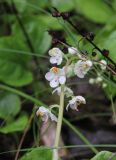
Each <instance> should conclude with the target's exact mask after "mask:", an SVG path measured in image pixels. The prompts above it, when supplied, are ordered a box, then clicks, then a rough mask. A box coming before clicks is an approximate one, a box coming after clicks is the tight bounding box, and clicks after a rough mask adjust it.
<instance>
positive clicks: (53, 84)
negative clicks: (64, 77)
mask: <svg viewBox="0 0 116 160" xmlns="http://www.w3.org/2000/svg"><path fill="white" fill-rule="evenodd" d="M58 85H59V81H58V79H53V80H52V81H50V86H51V87H52V88H55V87H58Z"/></svg>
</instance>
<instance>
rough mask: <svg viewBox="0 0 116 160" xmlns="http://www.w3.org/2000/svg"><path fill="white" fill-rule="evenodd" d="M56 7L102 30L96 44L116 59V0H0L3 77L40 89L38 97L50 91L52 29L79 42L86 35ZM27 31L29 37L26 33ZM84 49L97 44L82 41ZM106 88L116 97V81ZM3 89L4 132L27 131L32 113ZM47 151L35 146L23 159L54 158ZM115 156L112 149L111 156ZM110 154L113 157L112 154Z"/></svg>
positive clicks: (11, 83)
mask: <svg viewBox="0 0 116 160" xmlns="http://www.w3.org/2000/svg"><path fill="white" fill-rule="evenodd" d="M12 2H14V4H15V8H16V10H17V13H14V11H13V8H12ZM52 7H56V8H58V9H59V10H60V11H69V12H71V13H73V16H72V21H73V22H74V23H75V24H77V25H80V26H81V27H82V28H83V27H85V29H87V31H89V32H90V31H92V32H94V33H95V34H96V37H95V43H96V44H97V45H99V46H100V47H101V48H102V49H103V48H105V49H109V50H110V57H111V58H112V59H113V60H114V61H115V62H116V48H115V46H116V0H111V1H110V0H14V1H13V0H3V1H0V9H1V10H0V12H1V16H0V22H1V26H0V35H1V36H0V81H1V83H3V84H5V85H9V86H11V87H16V88H18V89H20V90H22V91H24V92H27V93H31V95H34V96H35V93H36V96H37V98H38V97H39V98H41V97H43V98H45V97H46V95H43V94H42V93H43V92H44V90H46V85H45V81H44V80H43V79H42V76H43V75H44V73H45V72H46V70H47V68H46V67H49V66H48V64H47V62H46V61H45V60H44V59H41V57H42V56H46V55H47V51H48V49H49V48H50V47H51V45H52V43H51V37H50V35H49V34H48V32H47V31H48V30H50V29H52V30H55V31H59V32H61V33H62V35H63V36H64V38H65V39H66V40H67V42H68V43H69V44H71V45H73V46H77V44H78V41H79V39H80V38H81V36H80V35H78V34H77V33H76V32H75V31H74V30H73V29H72V28H71V27H70V26H69V25H68V24H67V23H65V22H64V21H63V20H61V19H56V18H53V17H52V16H51V14H50V11H51V10H52ZM17 15H18V16H17ZM20 22H21V23H20ZM25 31H26V34H27V35H28V37H26V35H25V33H24V32H25ZM27 38H28V39H27ZM28 40H29V41H30V43H31V45H32V47H31V46H30V45H29V43H28ZM80 47H81V49H83V50H87V51H88V52H89V53H91V52H92V46H91V45H89V44H88V43H87V42H85V41H83V42H82V43H81V45H80ZM98 57H99V58H102V57H101V55H99V53H98V55H97V56H96V57H95V59H97V58H98ZM35 59H36V60H37V61H38V66H36V68H37V69H38V68H39V69H38V70H37V71H38V73H35V65H36V64H35ZM40 62H41V63H40ZM40 71H41V72H42V73H43V75H41V72H40ZM35 75H36V76H37V77H38V79H36V78H37V77H36V76H35ZM115 79H116V78H115ZM35 86H36V87H35ZM109 86H110V87H109ZM30 88H31V89H30ZM109 88H110V91H109ZM38 91H39V93H38ZM40 92H42V93H40ZM105 92H106V95H107V96H109V95H113V96H115V94H116V89H115V87H114V84H113V85H112V83H110V82H109V85H108V87H107V88H106V89H105ZM0 93H1V94H0V118H1V119H2V120H3V121H4V122H5V123H4V124H5V125H4V126H3V127H2V128H1V129H0V132H2V133H5V134H6V133H11V132H16V131H23V130H24V128H25V126H26V123H27V121H28V116H27V115H24V114H22V112H25V111H22V110H21V102H22V100H21V99H20V98H19V96H18V95H15V94H13V93H9V92H7V91H4V92H2V91H1V92H0ZM47 93H49V91H47ZM48 99H49V98H48ZM17 117H18V118H17ZM43 153H44V151H39V152H38V151H35V150H34V151H31V152H29V153H28V154H27V155H26V156H24V157H23V158H21V160H31V159H33V160H36V159H38V160H41V155H42V160H43V155H44V156H45V159H46V157H47V159H46V160H48V159H50V158H48V157H49V156H50V153H49V151H48V153H47V152H46V154H43ZM109 154H110V153H109V152H108V156H109ZM38 156H39V157H40V158H38ZM98 156H100V160H102V159H103V160H104V157H103V158H101V157H102V156H103V154H102V153H100V154H99V155H98ZM98 156H97V157H98ZM105 156H106V157H107V153H106V154H105ZM45 159H44V160H45ZM97 159H99V158H93V159H92V160H97Z"/></svg>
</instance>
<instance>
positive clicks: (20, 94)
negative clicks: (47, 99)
mask: <svg viewBox="0 0 116 160" xmlns="http://www.w3.org/2000/svg"><path fill="white" fill-rule="evenodd" d="M0 89H2V90H6V91H9V92H12V93H15V94H17V95H19V96H21V97H24V98H26V99H28V100H30V101H32V102H34V103H35V104H37V105H44V104H43V103H42V102H41V101H39V100H37V99H36V98H33V97H32V96H30V95H28V94H26V93H24V92H22V91H19V90H17V89H15V88H11V87H8V86H6V85H3V84H0ZM44 106H45V105H44Z"/></svg>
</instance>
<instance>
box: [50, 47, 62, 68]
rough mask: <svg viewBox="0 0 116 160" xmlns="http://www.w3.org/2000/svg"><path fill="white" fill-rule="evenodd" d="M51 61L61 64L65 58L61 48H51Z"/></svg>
mask: <svg viewBox="0 0 116 160" xmlns="http://www.w3.org/2000/svg"><path fill="white" fill-rule="evenodd" d="M49 55H50V56H51V57H50V63H52V64H57V65H60V64H61V63H62V60H63V52H62V51H61V50H60V49H59V48H52V49H51V50H49Z"/></svg>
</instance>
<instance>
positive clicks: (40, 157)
mask: <svg viewBox="0 0 116 160" xmlns="http://www.w3.org/2000/svg"><path fill="white" fill-rule="evenodd" d="M32 159H34V160H48V159H52V151H51V150H46V149H42V150H41V149H40V150H39V149H33V150H32V151H31V152H28V153H27V154H26V155H25V156H23V157H22V158H21V159H20V160H32Z"/></svg>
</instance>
